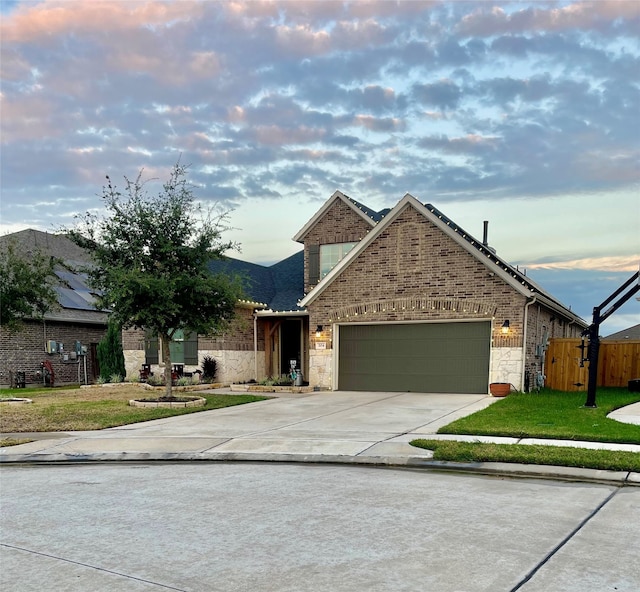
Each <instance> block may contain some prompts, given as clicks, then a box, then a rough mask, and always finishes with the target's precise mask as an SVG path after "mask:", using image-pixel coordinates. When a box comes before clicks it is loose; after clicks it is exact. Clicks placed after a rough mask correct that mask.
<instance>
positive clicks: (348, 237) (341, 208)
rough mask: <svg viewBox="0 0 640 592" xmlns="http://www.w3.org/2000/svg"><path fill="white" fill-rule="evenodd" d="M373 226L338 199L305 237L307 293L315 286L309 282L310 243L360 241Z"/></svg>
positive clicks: (305, 281)
mask: <svg viewBox="0 0 640 592" xmlns="http://www.w3.org/2000/svg"><path fill="white" fill-rule="evenodd" d="M371 228H372V226H371V225H370V224H367V222H365V221H364V220H363V219H362V217H361V216H359V215H358V214H356V213H355V212H354V211H353V210H352V209H351V208H350V207H349V206H348V205H347V204H345V203H344V202H343V201H342V200H341V199H336V200H335V202H334V203H333V205H332V206H331V207H330V208H329V209H328V210H327V211H326V212H325V214H324V216H322V218H321V219H320V220H318V222H317V223H316V224H315V225H314V226H313V227H312V228H311V229H310V230H309V232H308V233H307V235H306V236H305V237H304V291H305V294H306V293H308V292H309V290H310V289H311V288H312V287H313V286H310V284H309V245H329V244H336V243H352V242H359V241H360V240H362V239H363V238H364V236H365V235H366V234H367V233H368V232H369V231H370V230H371Z"/></svg>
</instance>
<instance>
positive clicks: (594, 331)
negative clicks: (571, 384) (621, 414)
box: [582, 271, 640, 407]
mask: <svg viewBox="0 0 640 592" xmlns="http://www.w3.org/2000/svg"><path fill="white" fill-rule="evenodd" d="M639 278H640V272H638V271H636V272H635V273H634V274H633V275H632V276H631V277H630V278H629V279H628V280H627V281H626V282H625V283H624V284H622V286H620V287H619V288H618V289H617V290H616V291H615V292H614V293H613V294H611V296H609V298H607V299H606V300H605V301H604V302H603V303H602V304H601V305H600V306H594V308H593V321H592V323H591V325H589V328H588V329H586V330H585V331H583V332H582V334H583V335H588V336H589V350H588V353H587V359H588V360H589V380H588V383H589V384H588V387H587V402H586V403H585V404H584V406H585V407H597V405H596V383H597V382H598V353H599V351H600V336H599V335H598V334H599V332H600V323H602V322H604V321H606V320H607V319H608V318H609V317H610V316H611V315H612V314H613V313H614V312H615V311H616V310H618V309H619V308H620V307H621V306H622V305H623V304H624V303H625V302H626V301H627V300H629V298H631V296H633V295H634V294H635V293H636V292H637V291H638V290H640V283H639V282H638V279H639ZM634 282H635V286H634V285H633V284H634ZM627 288H629V290H628V291H627V292H625V293H624V294H622V296H620V298H618V300H616V301H615V302H614V303H613V304H612V305H611V306H610V307H609V308H608V309H607V310H606V311H605V312H602V309H603V308H604V307H605V306H607V304H609V303H610V302H611V301H612V300H613V299H614V298H616V297H617V296H618V295H619V294H621V293H622V292H624V291H625V290H626V289H627Z"/></svg>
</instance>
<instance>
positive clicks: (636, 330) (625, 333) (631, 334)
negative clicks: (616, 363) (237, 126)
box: [603, 325, 640, 341]
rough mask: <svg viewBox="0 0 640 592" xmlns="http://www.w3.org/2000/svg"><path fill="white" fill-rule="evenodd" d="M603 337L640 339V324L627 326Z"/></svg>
mask: <svg viewBox="0 0 640 592" xmlns="http://www.w3.org/2000/svg"><path fill="white" fill-rule="evenodd" d="M603 339H611V340H619V339H629V340H631V341H640V325H633V327H627V328H626V329H623V330H622V331H617V332H616V333H612V334H611V335H607V336H606V337H603Z"/></svg>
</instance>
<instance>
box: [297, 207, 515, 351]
mask: <svg viewBox="0 0 640 592" xmlns="http://www.w3.org/2000/svg"><path fill="white" fill-rule="evenodd" d="M525 302H526V299H525V297H524V296H522V295H521V294H519V293H518V292H516V291H515V290H514V289H513V288H512V287H511V286H509V285H508V284H506V283H505V282H504V281H503V280H501V279H500V278H498V277H497V276H496V275H495V274H493V273H492V272H491V271H490V270H489V269H488V268H487V267H485V266H484V265H483V264H482V263H480V261H478V260H477V259H476V258H475V257H473V256H472V255H470V254H469V253H468V252H467V251H466V250H465V249H463V248H462V247H461V246H459V245H458V244H457V243H456V242H455V241H454V240H453V239H451V238H450V237H448V236H447V235H445V234H444V233H443V232H442V231H441V230H440V229H438V228H437V227H436V226H435V225H433V224H432V223H431V222H430V221H429V220H427V219H426V218H425V217H424V216H422V214H420V213H419V212H417V211H416V210H415V209H414V208H412V207H410V206H407V208H406V209H405V210H404V211H403V212H402V213H401V214H400V215H399V216H398V218H397V219H396V220H395V221H394V222H393V224H391V225H390V226H389V227H388V228H387V229H386V230H385V231H384V232H383V233H382V234H381V235H380V236H379V237H378V238H377V239H376V240H375V241H374V242H373V243H372V244H370V245H369V246H368V247H367V248H366V249H365V251H364V253H361V254H360V256H359V257H358V258H357V259H356V260H355V261H353V262H352V263H351V264H350V265H349V267H348V268H347V269H345V270H344V271H343V272H342V274H341V275H340V276H339V277H338V278H336V279H335V280H334V282H333V283H332V284H331V285H330V286H329V287H327V288H326V289H325V291H324V292H323V293H322V295H321V296H320V297H319V298H318V299H317V300H315V301H314V302H312V303H311V304H310V305H309V306H308V310H309V313H310V319H309V326H310V327H311V328H315V327H316V325H323V326H330V325H331V323H333V322H336V321H340V322H363V321H367V322H376V321H408V320H434V319H470V318H488V319H491V318H492V317H495V321H494V344H496V343H497V342H500V344H501V345H502V346H510V347H517V346H522V339H523V331H522V322H523V312H524V304H525ZM506 319H509V321H510V328H511V332H510V336H509V337H508V343H505V341H506V339H505V338H504V337H503V336H502V335H501V333H500V327H501V326H502V323H503V321H504V320H506ZM311 339H312V341H313V340H314V339H315V335H311ZM323 340H324V341H326V339H324V336H323Z"/></svg>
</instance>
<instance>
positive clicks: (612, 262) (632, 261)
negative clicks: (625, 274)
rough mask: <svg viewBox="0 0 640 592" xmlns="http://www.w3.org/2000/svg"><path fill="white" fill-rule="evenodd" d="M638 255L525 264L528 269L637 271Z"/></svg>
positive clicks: (639, 260)
mask: <svg viewBox="0 0 640 592" xmlns="http://www.w3.org/2000/svg"><path fill="white" fill-rule="evenodd" d="M639 264H640V255H621V256H613V257H589V258H585V259H572V260H570V261H554V262H549V263H532V264H525V267H527V268H528V269H583V270H587V271H630V272H632V273H633V272H634V271H638V265H639Z"/></svg>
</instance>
